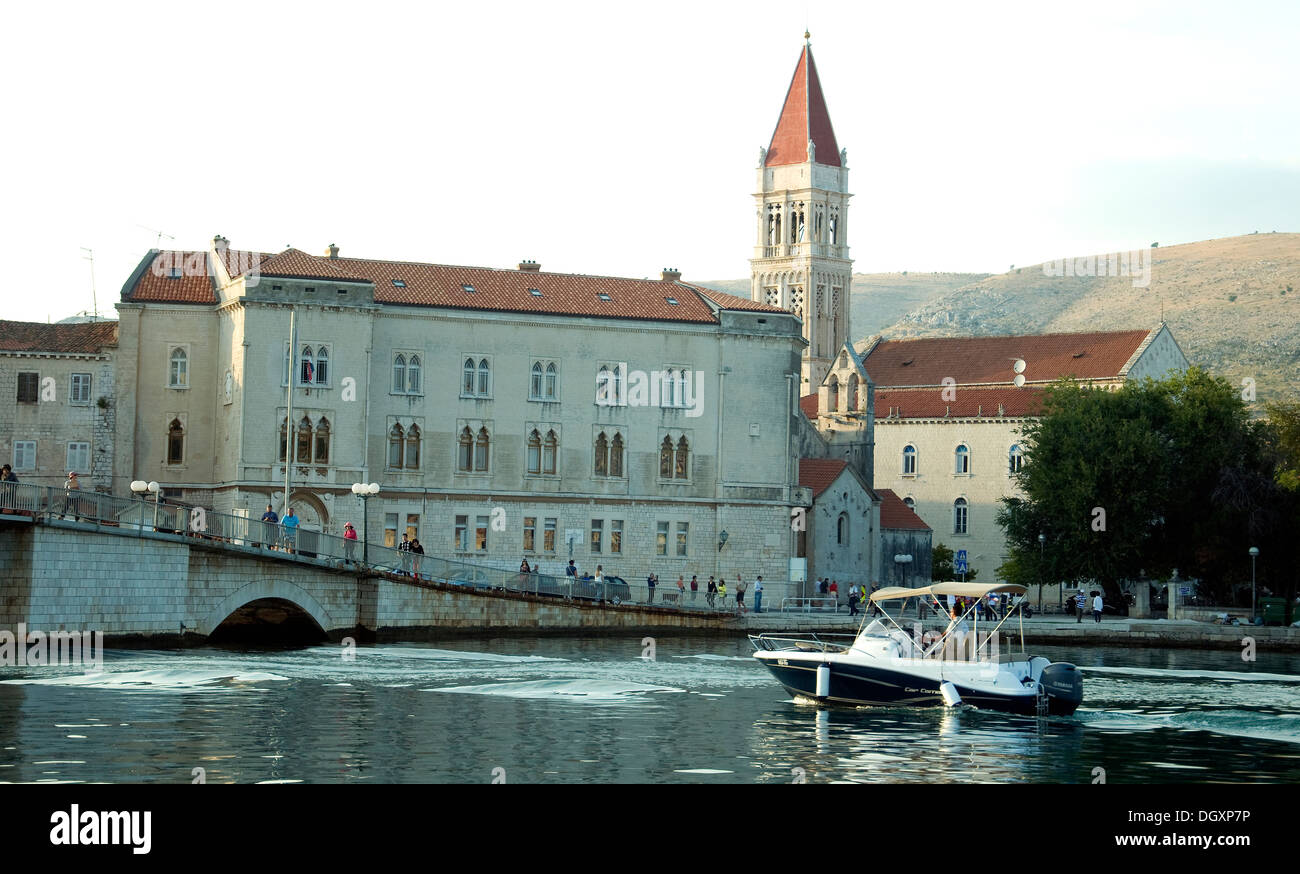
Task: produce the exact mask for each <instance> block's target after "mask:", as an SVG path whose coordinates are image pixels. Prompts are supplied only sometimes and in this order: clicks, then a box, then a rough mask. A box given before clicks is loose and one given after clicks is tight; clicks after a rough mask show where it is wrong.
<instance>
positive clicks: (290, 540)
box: [280, 507, 301, 553]
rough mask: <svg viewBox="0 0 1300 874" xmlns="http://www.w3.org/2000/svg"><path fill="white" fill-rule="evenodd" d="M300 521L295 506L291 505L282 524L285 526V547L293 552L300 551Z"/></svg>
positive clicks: (281, 521)
mask: <svg viewBox="0 0 1300 874" xmlns="http://www.w3.org/2000/svg"><path fill="white" fill-rule="evenodd" d="M300 521H301V520H300V519H299V518H298V517H297V516H296V515H294V512H293V507H290V508H289V510H288V512H287V513H285V515H284V518H283V519H281V520H280V525H281V526H283V528H284V548H285V549H286V550H288V551H289V552H291V553H296V552H297V551H298V523H299V522H300Z"/></svg>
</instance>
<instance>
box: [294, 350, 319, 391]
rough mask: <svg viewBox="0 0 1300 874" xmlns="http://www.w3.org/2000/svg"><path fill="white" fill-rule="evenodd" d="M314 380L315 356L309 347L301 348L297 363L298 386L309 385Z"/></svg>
mask: <svg viewBox="0 0 1300 874" xmlns="http://www.w3.org/2000/svg"><path fill="white" fill-rule="evenodd" d="M315 379H316V364H315V356H314V355H313V354H312V351H311V347H310V346H304V347H302V354H301V355H299V362H298V384H299V385H311V384H312V383H313V382H314V381H315Z"/></svg>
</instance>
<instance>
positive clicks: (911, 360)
mask: <svg viewBox="0 0 1300 874" xmlns="http://www.w3.org/2000/svg"><path fill="white" fill-rule="evenodd" d="M915 360H916V359H915V358H909V359H907V360H906V361H904V362H903V367H907V366H908V365H909V364H911V363H912V362H913V361H915Z"/></svg>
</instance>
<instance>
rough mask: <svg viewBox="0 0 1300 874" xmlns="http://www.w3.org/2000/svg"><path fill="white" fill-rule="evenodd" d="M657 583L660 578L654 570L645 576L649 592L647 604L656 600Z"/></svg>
mask: <svg viewBox="0 0 1300 874" xmlns="http://www.w3.org/2000/svg"><path fill="white" fill-rule="evenodd" d="M657 585H659V578H658V577H657V576H655V573H654V571H651V572H650V573H649V575H647V576H646V578H645V586H646V590H647V592H648V594H647V595H646V600H645V602H646V603H647V604H653V603H654V602H655V586H657Z"/></svg>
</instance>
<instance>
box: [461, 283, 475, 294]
mask: <svg viewBox="0 0 1300 874" xmlns="http://www.w3.org/2000/svg"><path fill="white" fill-rule="evenodd" d="M461 290H462V291H467V292H469V293H470V294H473V293H474V286H472V285H462V286H461Z"/></svg>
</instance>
